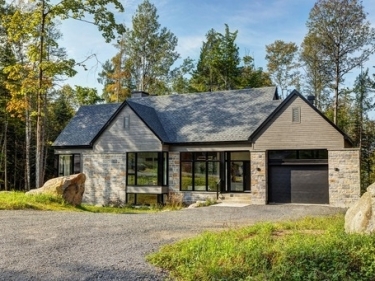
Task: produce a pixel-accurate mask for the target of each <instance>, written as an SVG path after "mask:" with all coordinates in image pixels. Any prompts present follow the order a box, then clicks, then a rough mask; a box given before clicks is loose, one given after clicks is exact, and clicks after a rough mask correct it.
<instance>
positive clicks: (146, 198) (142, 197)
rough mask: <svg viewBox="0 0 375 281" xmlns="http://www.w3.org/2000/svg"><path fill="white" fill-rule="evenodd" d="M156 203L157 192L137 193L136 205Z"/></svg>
mask: <svg viewBox="0 0 375 281" xmlns="http://www.w3.org/2000/svg"><path fill="white" fill-rule="evenodd" d="M157 203H158V196H157V194H142V193H138V194H137V202H136V204H137V205H156V204H157Z"/></svg>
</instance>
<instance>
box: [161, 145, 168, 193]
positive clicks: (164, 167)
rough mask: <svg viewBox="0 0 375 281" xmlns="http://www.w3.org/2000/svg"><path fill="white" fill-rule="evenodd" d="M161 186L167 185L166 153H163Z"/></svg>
mask: <svg viewBox="0 0 375 281" xmlns="http://www.w3.org/2000/svg"><path fill="white" fill-rule="evenodd" d="M162 182H163V185H164V186H165V185H168V153H167V152H163V181H162Z"/></svg>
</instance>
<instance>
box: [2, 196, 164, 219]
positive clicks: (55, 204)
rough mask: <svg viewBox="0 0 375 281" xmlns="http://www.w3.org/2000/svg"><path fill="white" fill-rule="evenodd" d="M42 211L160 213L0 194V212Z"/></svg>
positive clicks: (154, 208)
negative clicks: (75, 204)
mask: <svg viewBox="0 0 375 281" xmlns="http://www.w3.org/2000/svg"><path fill="white" fill-rule="evenodd" d="M26 209H29V210H30V209H31V210H42V211H76V212H90V213H115V214H137V213H152V212H157V211H160V210H161V209H162V208H161V207H160V206H151V207H146V206H141V207H139V208H133V207H132V206H121V207H101V206H92V205H86V204H81V205H80V206H76V207H75V206H72V205H70V204H68V203H66V202H65V201H64V199H63V198H62V197H58V196H53V195H47V194H38V195H26V194H25V193H23V192H16V191H8V192H0V210H26Z"/></svg>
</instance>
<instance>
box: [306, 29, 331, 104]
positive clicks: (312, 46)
mask: <svg viewBox="0 0 375 281" xmlns="http://www.w3.org/2000/svg"><path fill="white" fill-rule="evenodd" d="M301 49H302V50H301V53H300V59H301V61H302V62H303V65H302V67H303V69H304V70H305V83H306V87H305V91H304V92H305V93H306V94H307V95H312V96H314V97H315V106H316V107H317V108H319V109H320V110H322V111H324V110H326V108H327V106H328V101H329V92H328V88H329V83H330V81H331V80H332V76H333V73H334V71H333V70H334V69H333V65H332V64H331V63H330V62H328V61H326V60H325V59H324V56H323V54H322V50H321V49H320V48H319V46H318V45H317V38H316V35H315V34H308V35H307V36H306V37H305V38H304V40H303V43H302V46H301Z"/></svg>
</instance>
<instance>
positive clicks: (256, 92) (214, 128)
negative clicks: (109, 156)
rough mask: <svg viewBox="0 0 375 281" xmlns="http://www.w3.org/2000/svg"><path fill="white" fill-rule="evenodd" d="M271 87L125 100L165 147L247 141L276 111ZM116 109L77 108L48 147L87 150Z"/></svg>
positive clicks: (111, 106) (276, 102) (97, 106)
mask: <svg viewBox="0 0 375 281" xmlns="http://www.w3.org/2000/svg"><path fill="white" fill-rule="evenodd" d="M275 95H276V87H265V88H256V89H245V90H233V91H221V92H213V93H196V94H181V95H169V96H150V97H138V98H131V99H128V100H127V101H126V102H125V103H124V104H123V106H125V105H129V106H130V107H131V108H132V109H133V110H134V111H135V113H136V114H137V115H138V116H139V117H140V118H141V119H142V120H143V121H144V122H145V123H146V125H147V126H148V127H149V128H150V129H151V130H152V131H153V132H154V133H155V134H156V135H157V136H158V137H159V139H160V140H161V141H163V142H165V143H201V142H222V141H247V140H248V138H249V136H250V135H251V134H252V133H253V132H254V131H255V130H256V129H257V128H258V127H259V126H260V125H261V124H262V123H263V122H264V121H265V120H266V118H267V117H268V116H269V115H270V114H271V113H272V112H273V111H274V110H275V109H276V108H277V107H278V105H279V104H280V103H281V101H280V100H275ZM120 106H121V104H102V105H93V106H82V107H81V108H80V109H79V110H78V112H77V113H76V115H75V116H74V117H73V119H72V120H71V121H70V123H69V124H68V125H67V126H66V128H65V129H64V130H63V131H62V132H61V134H60V135H59V136H58V138H57V139H56V140H55V142H54V143H53V146H56V147H59V146H60V147H61V146H91V145H92V143H93V142H94V141H95V138H96V137H97V136H98V135H99V134H100V133H101V131H102V130H103V128H105V126H106V124H107V123H108V121H109V120H111V118H113V117H114V114H115V113H116V112H117V110H119V108H120Z"/></svg>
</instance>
